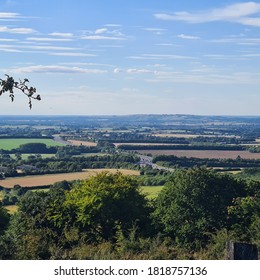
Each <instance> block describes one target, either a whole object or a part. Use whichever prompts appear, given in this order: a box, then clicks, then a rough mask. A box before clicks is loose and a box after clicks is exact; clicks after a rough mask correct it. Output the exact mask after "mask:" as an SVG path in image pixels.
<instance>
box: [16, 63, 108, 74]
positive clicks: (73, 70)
mask: <svg viewBox="0 0 260 280" xmlns="http://www.w3.org/2000/svg"><path fill="white" fill-rule="evenodd" d="M12 71H13V72H14V73H46V74H48V73H50V74H51V73H60V74H103V73H106V72H107V71H105V70H100V69H86V68H80V67H66V66H60V65H34V66H27V67H20V68H14V69H12Z"/></svg>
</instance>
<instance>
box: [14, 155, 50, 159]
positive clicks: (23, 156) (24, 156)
mask: <svg viewBox="0 0 260 280" xmlns="http://www.w3.org/2000/svg"><path fill="white" fill-rule="evenodd" d="M37 155H41V157H42V158H51V157H54V156H55V154H22V155H21V157H22V159H28V157H29V156H37ZM10 156H11V158H13V159H15V154H10Z"/></svg>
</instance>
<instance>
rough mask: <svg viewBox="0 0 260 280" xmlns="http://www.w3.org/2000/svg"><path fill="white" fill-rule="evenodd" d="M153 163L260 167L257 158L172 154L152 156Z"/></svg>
mask: <svg viewBox="0 0 260 280" xmlns="http://www.w3.org/2000/svg"><path fill="white" fill-rule="evenodd" d="M153 163H157V164H159V165H160V164H162V165H163V166H166V167H185V168H188V167H196V166H197V167H201V166H207V167H227V168H252V167H260V160H259V159H244V158H241V157H239V156H238V157H237V158H236V159H214V158H194V157H191V158H188V157H177V156H174V155H158V156H155V157H154V158H153Z"/></svg>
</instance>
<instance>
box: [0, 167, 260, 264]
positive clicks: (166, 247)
mask: <svg viewBox="0 0 260 280" xmlns="http://www.w3.org/2000/svg"><path fill="white" fill-rule="evenodd" d="M259 209H260V182H259V181H258V182H256V181H250V182H247V181H243V180H237V179H235V178H233V177H231V176H228V175H220V174H217V173H215V172H213V171H210V170H206V169H189V170H176V171H175V172H174V173H173V174H172V175H171V176H170V177H169V178H168V181H167V183H166V184H165V187H164V188H163V190H162V191H161V193H160V194H159V195H158V197H157V198H156V199H155V200H153V201H151V200H148V199H147V197H146V196H145V194H143V193H142V192H141V190H140V187H139V185H138V181H137V179H136V178H134V177H132V176H123V175H122V174H120V173H117V174H109V173H101V174H99V175H97V176H95V177H92V178H90V179H88V180H86V181H81V182H75V183H73V184H68V183H66V182H61V183H58V184H55V185H53V187H51V188H50V190H49V191H48V192H41V191H38V192H32V191H27V192H26V193H25V194H23V195H22V196H21V198H20V201H19V204H18V212H17V213H16V214H15V215H12V216H10V215H9V214H8V213H7V211H6V210H5V209H4V208H3V207H1V206H0V248H1V250H0V259H20V260H22V259H59V260H61V259H74V260H75V259H171V260H173V259H224V257H225V244H226V241H227V240H229V239H232V240H236V241H241V242H250V243H254V244H256V245H257V246H258V248H260V231H259V225H260V218H259Z"/></svg>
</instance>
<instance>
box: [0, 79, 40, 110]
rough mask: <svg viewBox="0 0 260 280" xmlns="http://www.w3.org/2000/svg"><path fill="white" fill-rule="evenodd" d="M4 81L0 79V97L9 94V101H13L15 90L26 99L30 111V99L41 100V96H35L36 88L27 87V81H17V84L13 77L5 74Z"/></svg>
mask: <svg viewBox="0 0 260 280" xmlns="http://www.w3.org/2000/svg"><path fill="white" fill-rule="evenodd" d="M5 76H6V79H0V95H2V94H3V93H6V92H7V93H9V97H10V98H11V101H12V102H13V101H14V98H15V95H14V94H15V91H14V90H15V89H17V90H19V91H21V92H22V93H23V94H25V95H26V96H27V97H28V104H29V108H30V109H32V99H35V100H39V101H40V100H41V96H40V95H39V94H37V95H36V88H35V87H32V86H28V85H27V83H29V80H28V79H24V80H23V81H22V80H19V82H17V81H15V80H14V78H13V77H10V76H9V75H7V74H5Z"/></svg>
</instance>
